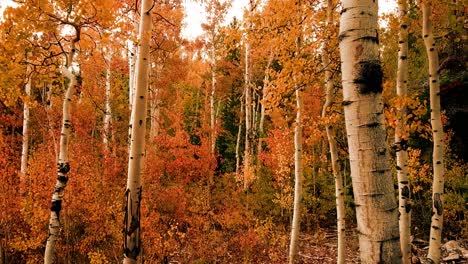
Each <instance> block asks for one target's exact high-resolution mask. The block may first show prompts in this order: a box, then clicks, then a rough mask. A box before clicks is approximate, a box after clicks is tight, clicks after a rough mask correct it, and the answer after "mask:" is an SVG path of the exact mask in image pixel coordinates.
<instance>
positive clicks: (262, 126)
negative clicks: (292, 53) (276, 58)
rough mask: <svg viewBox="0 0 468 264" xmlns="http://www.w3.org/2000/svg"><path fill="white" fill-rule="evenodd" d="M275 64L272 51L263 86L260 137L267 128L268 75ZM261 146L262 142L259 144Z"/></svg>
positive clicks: (259, 126)
mask: <svg viewBox="0 0 468 264" xmlns="http://www.w3.org/2000/svg"><path fill="white" fill-rule="evenodd" d="M272 62H273V51H270V57H269V58H268V62H267V65H266V67H265V77H264V78H263V86H262V101H261V108H260V123H259V125H258V131H259V132H260V136H263V133H264V127H265V98H266V96H267V94H268V87H267V85H268V82H269V81H270V75H269V74H268V69H270V66H271V63H272ZM259 145H261V142H259ZM259 149H261V147H259Z"/></svg>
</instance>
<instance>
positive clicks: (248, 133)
mask: <svg viewBox="0 0 468 264" xmlns="http://www.w3.org/2000/svg"><path fill="white" fill-rule="evenodd" d="M249 52H250V47H249V43H248V42H247V41H246V43H245V73H244V89H245V90H244V93H245V146H244V189H245V190H246V189H247V188H248V186H249V184H250V183H251V181H252V180H253V179H252V178H253V175H252V174H253V171H252V157H251V153H252V152H251V142H252V96H251V89H250V73H249Z"/></svg>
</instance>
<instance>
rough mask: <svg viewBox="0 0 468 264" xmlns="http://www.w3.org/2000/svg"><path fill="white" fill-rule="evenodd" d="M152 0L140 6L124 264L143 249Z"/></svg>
mask: <svg viewBox="0 0 468 264" xmlns="http://www.w3.org/2000/svg"><path fill="white" fill-rule="evenodd" d="M151 8H152V1H150V0H143V1H142V3H141V12H140V14H141V17H140V31H139V34H138V38H139V39H140V41H139V48H138V57H137V65H136V66H137V68H136V72H137V75H136V94H135V95H136V96H135V100H134V105H133V109H132V118H131V120H132V124H131V127H132V132H131V141H130V153H129V160H128V179H127V189H126V191H125V197H126V209H125V218H124V261H123V263H124V264H130V263H131V264H136V263H137V259H138V256H139V254H140V250H141V240H140V231H141V230H140V205H141V192H142V187H141V171H142V167H143V161H144V156H145V132H146V107H147V106H146V102H147V94H148V71H149V58H150V40H151V25H152V23H151Z"/></svg>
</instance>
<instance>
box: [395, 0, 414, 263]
mask: <svg viewBox="0 0 468 264" xmlns="http://www.w3.org/2000/svg"><path fill="white" fill-rule="evenodd" d="M407 13H408V2H407V0H398V17H399V22H400V28H399V32H398V70H397V87H396V90H397V96H398V97H400V99H403V98H405V97H406V96H407V94H408V92H407V83H408V14H407ZM400 105H401V107H399V109H398V115H399V116H398V118H397V121H396V127H395V151H396V162H397V167H396V169H397V178H398V207H399V212H400V218H399V227H400V243H401V253H402V255H403V263H404V264H410V263H411V239H410V236H411V203H410V193H411V192H410V185H409V177H408V153H407V151H406V146H407V144H406V139H405V136H404V129H405V124H404V121H403V120H404V118H405V116H406V114H407V111H406V107H405V106H403V104H400Z"/></svg>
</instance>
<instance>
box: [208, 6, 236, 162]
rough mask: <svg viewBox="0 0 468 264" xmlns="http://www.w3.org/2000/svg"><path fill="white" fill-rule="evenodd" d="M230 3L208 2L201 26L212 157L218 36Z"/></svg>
mask: <svg viewBox="0 0 468 264" xmlns="http://www.w3.org/2000/svg"><path fill="white" fill-rule="evenodd" d="M230 5H231V2H230V1H220V0H215V1H208V2H207V4H206V6H205V10H206V13H207V16H208V17H207V23H206V24H203V25H202V26H203V28H204V30H205V31H206V35H207V46H208V50H209V51H208V54H209V55H208V56H209V58H210V66H211V72H210V75H211V90H210V146H211V154H213V155H214V153H215V148H216V139H217V137H218V136H217V134H218V132H217V129H216V126H217V124H216V109H215V104H216V88H217V74H216V73H217V71H218V62H217V61H218V53H219V49H220V45H221V44H222V38H221V34H220V28H221V23H222V22H223V21H224V18H225V16H226V13H227V11H228V8H229V7H230Z"/></svg>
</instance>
